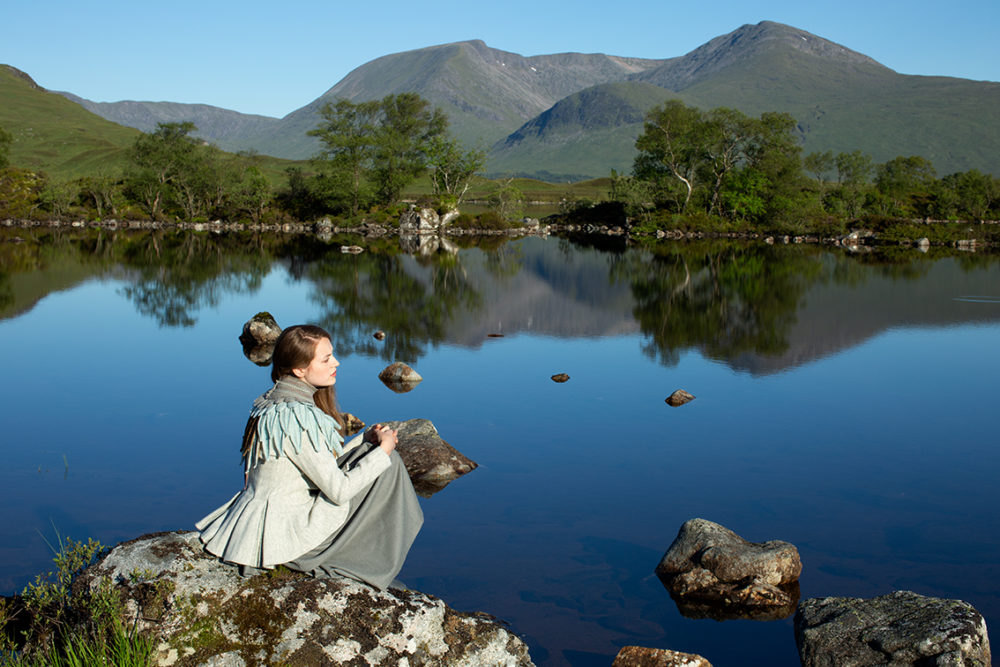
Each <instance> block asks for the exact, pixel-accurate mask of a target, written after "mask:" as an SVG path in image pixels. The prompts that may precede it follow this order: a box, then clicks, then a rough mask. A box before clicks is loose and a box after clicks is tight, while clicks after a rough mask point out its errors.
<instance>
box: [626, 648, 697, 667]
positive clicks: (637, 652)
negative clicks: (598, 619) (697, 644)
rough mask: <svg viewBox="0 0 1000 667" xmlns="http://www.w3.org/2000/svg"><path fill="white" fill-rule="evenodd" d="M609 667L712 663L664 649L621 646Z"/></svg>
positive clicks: (676, 666)
mask: <svg viewBox="0 0 1000 667" xmlns="http://www.w3.org/2000/svg"><path fill="white" fill-rule="evenodd" d="M611 667H712V663H710V662H709V661H708V660H705V658H703V657H701V656H700V655H695V654H694V653H681V652H679V651H671V650H670V649H665V648H646V647H644V646H623V647H622V650H620V651H618V655H616V656H615V661H614V662H613V663H612V664H611Z"/></svg>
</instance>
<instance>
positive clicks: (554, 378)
mask: <svg viewBox="0 0 1000 667" xmlns="http://www.w3.org/2000/svg"><path fill="white" fill-rule="evenodd" d="M567 380H569V376H568V375H566V374H565V373H556V374H555V375H553V376H552V381H553V382H566V381H567Z"/></svg>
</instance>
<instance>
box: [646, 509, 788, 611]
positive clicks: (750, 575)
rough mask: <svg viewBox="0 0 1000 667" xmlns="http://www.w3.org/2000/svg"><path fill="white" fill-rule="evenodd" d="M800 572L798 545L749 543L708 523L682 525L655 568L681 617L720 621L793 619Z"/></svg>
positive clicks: (690, 521) (726, 529) (691, 520)
mask: <svg viewBox="0 0 1000 667" xmlns="http://www.w3.org/2000/svg"><path fill="white" fill-rule="evenodd" d="M801 573H802V561H801V560H800V559H799V552H798V549H796V548H795V546H794V545H792V544H789V543H788V542H783V541H780V540H772V541H769V542H764V543H755V542H748V541H747V540H745V539H743V538H742V537H740V536H739V535H737V534H736V533H734V532H733V531H731V530H729V529H728V528H726V527H724V526H721V525H719V524H717V523H714V522H712V521H708V520H706V519H690V520H689V521H686V522H684V525H683V526H681V529H680V531H678V533H677V537H676V538H675V539H674V541H673V543H672V544H671V545H670V548H669V549H667V552H666V553H665V554H664V555H663V558H662V559H661V560H660V563H659V565H657V566H656V574H657V575H658V576H659V577H660V580H661V581H662V582H663V585H664V586H665V587H666V588H667V590H669V591H670V595H671V597H673V598H674V600H675V601H676V602H677V606H678V608H679V609H680V611H681V613H682V614H685V615H686V616H692V617H696V618H702V617H709V618H715V619H718V620H724V619H729V618H752V619H757V620H772V619H777V618H786V617H788V616H791V614H792V613H793V612H794V611H795V605H796V604H797V602H798V599H799V589H798V579H799V575H800V574H801Z"/></svg>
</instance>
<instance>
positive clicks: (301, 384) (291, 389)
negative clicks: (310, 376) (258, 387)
mask: <svg viewBox="0 0 1000 667" xmlns="http://www.w3.org/2000/svg"><path fill="white" fill-rule="evenodd" d="M315 393H316V387H314V386H312V385H311V384H309V383H308V382H306V381H305V380H303V379H301V378H298V377H295V376H294V375H285V376H282V377H280V378H278V381H277V382H275V383H274V386H273V387H271V388H270V389H268V390H267V391H265V392H264V393H263V394H261V395H260V396H258V397H257V398H256V399H254V402H253V412H259V411H261V410H263V409H264V408H266V407H268V406H271V405H274V404H276V403H289V402H296V403H308V404H309V405H312V406H315V405H316V401H315V399H313V395H314V394H315Z"/></svg>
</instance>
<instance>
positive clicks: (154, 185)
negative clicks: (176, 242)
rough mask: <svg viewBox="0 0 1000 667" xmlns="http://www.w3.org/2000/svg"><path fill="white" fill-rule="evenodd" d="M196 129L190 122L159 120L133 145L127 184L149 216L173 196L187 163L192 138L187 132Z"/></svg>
mask: <svg viewBox="0 0 1000 667" xmlns="http://www.w3.org/2000/svg"><path fill="white" fill-rule="evenodd" d="M196 129H197V128H196V127H195V125H194V123H190V122H184V123H160V124H158V125H157V126H156V130H155V131H154V132H153V133H151V134H143V135H142V136H140V137H139V138H138V139H136V140H135V143H134V144H133V145H132V149H131V150H130V151H129V160H130V162H131V165H132V168H131V170H130V171H129V173H128V175H127V176H126V183H127V184H128V188H129V191H130V192H131V193H132V196H133V197H135V198H136V199H137V200H138V201H139V202H141V203H142V204H143V205H145V207H146V211H147V212H148V213H149V215H150V217H153V218H156V217H157V216H158V215H159V214H160V211H161V209H162V207H163V204H164V200H165V199H166V198H168V197H170V196H172V194H173V188H174V186H175V184H176V182H177V180H178V179H179V177H180V175H181V172H182V169H183V168H184V167H185V166H186V163H189V162H190V155H191V153H193V152H194V150H195V141H194V139H192V138H191V137H189V136H188V135H189V134H190V133H191V132H193V131H194V130H196Z"/></svg>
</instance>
